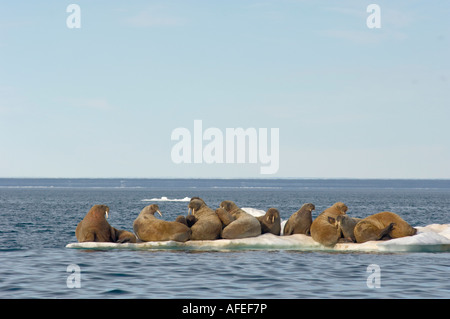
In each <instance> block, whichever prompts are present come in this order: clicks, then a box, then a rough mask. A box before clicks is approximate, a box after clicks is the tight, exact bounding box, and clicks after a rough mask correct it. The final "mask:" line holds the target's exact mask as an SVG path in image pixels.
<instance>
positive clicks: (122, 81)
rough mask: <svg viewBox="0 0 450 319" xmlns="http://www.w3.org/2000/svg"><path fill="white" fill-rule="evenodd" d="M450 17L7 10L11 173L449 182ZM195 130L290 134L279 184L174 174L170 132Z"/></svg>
mask: <svg viewBox="0 0 450 319" xmlns="http://www.w3.org/2000/svg"><path fill="white" fill-rule="evenodd" d="M71 3H76V4H78V5H79V6H80V8H81V16H80V17H81V28H79V29H69V28H68V27H67V25H66V19H67V17H68V16H69V14H70V13H67V12H66V8H67V6H68V5H69V4H71ZM370 3H376V4H378V5H379V6H380V8H381V28H379V29H369V28H368V27H367V25H366V19H367V17H368V16H369V14H370V13H367V12H366V8H367V6H368V5H369V4H370ZM449 17H450V3H449V2H448V1H358V0H354V1H349V0H348V1H345V0H344V1H300V0H298V1H294V0H290V1H288V0H278V1H249V0H242V1H132V2H130V3H129V2H125V1H101V0H99V1H67V2H64V1H45V2H44V3H41V2H39V3H38V2H37V1H0V177H92V178H95V177H142V178H147V177H149V178H151V177H223V178H235V177H242V178H245V177H257V178H258V177H283V178H284V177H285V178H310V177H318V178H340V177H343V178H450V164H449V163H450V139H449V137H450V125H449V122H450V103H449V101H450V62H449V56H450V45H449V44H450V22H449V21H450V20H449ZM194 120H202V123H203V127H204V128H208V127H215V128H219V129H220V130H222V131H223V132H225V129H226V128H238V127H243V128H279V132H280V139H279V152H280V154H279V170H278V172H277V173H276V174H274V175H269V176H267V175H265V176H264V175H261V174H260V171H259V168H260V166H261V165H260V164H175V163H174V162H173V161H172V159H171V149H172V147H173V146H174V144H175V142H174V141H172V140H171V138H170V137H171V132H172V131H173V130H174V129H176V128H179V127H185V128H187V129H189V130H191V131H193V124H194Z"/></svg>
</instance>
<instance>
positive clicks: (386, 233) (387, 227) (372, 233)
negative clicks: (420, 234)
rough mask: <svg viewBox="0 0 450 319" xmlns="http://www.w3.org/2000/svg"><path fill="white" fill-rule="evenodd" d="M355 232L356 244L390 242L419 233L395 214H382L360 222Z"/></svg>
mask: <svg viewBox="0 0 450 319" xmlns="http://www.w3.org/2000/svg"><path fill="white" fill-rule="evenodd" d="M354 232H355V238H356V242H358V243H364V242H366V241H370V240H388V239H393V238H400V237H405V236H412V235H415V234H416V233H417V229H415V228H414V227H411V225H409V224H408V223H407V222H406V221H404V220H403V219H402V218H401V217H400V216H399V215H397V214H395V213H392V212H381V213H377V214H373V215H370V216H368V217H366V218H364V219H362V220H361V221H359V222H358V223H357V224H356V226H355V230H354Z"/></svg>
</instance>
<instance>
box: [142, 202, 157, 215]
mask: <svg viewBox="0 0 450 319" xmlns="http://www.w3.org/2000/svg"><path fill="white" fill-rule="evenodd" d="M141 213H144V214H152V215H155V213H158V214H159V216H161V217H162V214H161V211H160V210H159V206H158V205H157V204H151V205H148V206H145V207H144V209H143V210H142V211H141Z"/></svg>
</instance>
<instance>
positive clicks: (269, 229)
mask: <svg viewBox="0 0 450 319" xmlns="http://www.w3.org/2000/svg"><path fill="white" fill-rule="evenodd" d="M256 219H257V220H258V221H259V224H260V225H261V234H265V233H271V234H274V235H277V236H280V233H281V218H280V212H279V211H278V209H276V208H273V207H271V208H269V209H268V210H267V211H266V214H265V215H263V216H257V217H256Z"/></svg>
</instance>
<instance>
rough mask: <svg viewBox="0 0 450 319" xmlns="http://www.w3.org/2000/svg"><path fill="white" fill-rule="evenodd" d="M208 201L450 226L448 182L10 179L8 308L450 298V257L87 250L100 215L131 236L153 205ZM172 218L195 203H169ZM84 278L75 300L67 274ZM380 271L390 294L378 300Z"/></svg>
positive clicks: (0, 277)
mask: <svg viewBox="0 0 450 319" xmlns="http://www.w3.org/2000/svg"><path fill="white" fill-rule="evenodd" d="M192 196H200V197H202V198H203V199H204V200H205V201H206V203H207V204H208V205H209V206H210V207H212V208H216V207H218V206H219V204H220V202H221V201H222V200H233V201H235V202H236V203H237V204H238V205H239V206H241V207H252V208H256V209H261V210H264V211H265V210H267V209H268V208H269V207H276V208H278V209H279V211H280V213H281V217H282V219H287V218H288V217H289V216H290V215H291V214H292V213H294V212H295V211H296V210H298V208H299V207H300V206H301V205H302V204H303V203H306V202H312V203H314V204H315V205H316V211H315V212H313V218H314V217H316V216H317V215H318V214H319V213H320V212H321V211H322V210H324V209H325V208H327V207H329V206H330V205H332V204H333V203H334V202H337V201H342V202H344V203H346V204H347V206H348V207H349V211H348V212H347V213H348V214H349V215H351V216H354V217H365V216H367V215H370V214H373V213H377V212H380V211H386V210H388V211H393V212H396V213H397V214H399V215H400V216H402V217H403V218H404V219H405V220H406V221H407V222H409V223H410V224H411V225H413V226H426V225H429V224H435V223H437V224H449V223H450V181H447V180H289V179H284V180H270V179H267V180H259V179H255V180H215V179H203V180H195V179H186V180H183V179H179V180H175V179H166V180H165V179H0V264H1V267H0V298H88V299H92V298H208V299H209V298H269V299H283V298H294V299H303V298H450V280H449V278H450V253H448V252H441V253H428V252H414V253H349V252H347V253H343V252H339V253H338V252H324V251H321V252H313V251H308V252H304V251H295V250H289V251H287V250H268V251H264V250H233V251H195V250H188V251H185V250H83V249H68V248H66V247H65V246H66V245H67V244H68V243H73V242H76V237H75V228H76V226H77V224H78V222H79V221H80V220H81V219H82V218H83V217H84V215H85V214H86V212H87V211H88V210H89V208H90V207H91V206H93V205H94V204H106V205H108V206H109V207H110V217H109V220H108V221H109V223H110V224H111V225H112V226H114V227H116V228H120V229H127V230H132V224H133V220H134V219H135V218H136V216H137V215H138V214H139V212H140V210H141V209H142V208H143V207H145V206H146V205H148V204H149V202H148V201H146V200H148V199H153V198H162V197H167V198H169V199H183V198H185V197H192ZM158 205H159V206H160V209H161V211H162V212H163V218H164V219H166V220H174V219H175V218H176V216H178V215H180V214H184V215H185V214H187V202H183V201H161V202H158ZM71 264H76V265H78V266H79V267H80V271H81V272H80V284H81V287H80V288H69V287H68V285H67V279H68V277H69V276H70V275H71V273H70V272H67V267H68V266H69V265H71ZM371 264H377V265H379V266H380V270H381V272H380V283H381V287H380V288H369V286H368V285H367V279H368V276H369V275H370V273H368V272H367V267H368V266H369V265H371Z"/></svg>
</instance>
